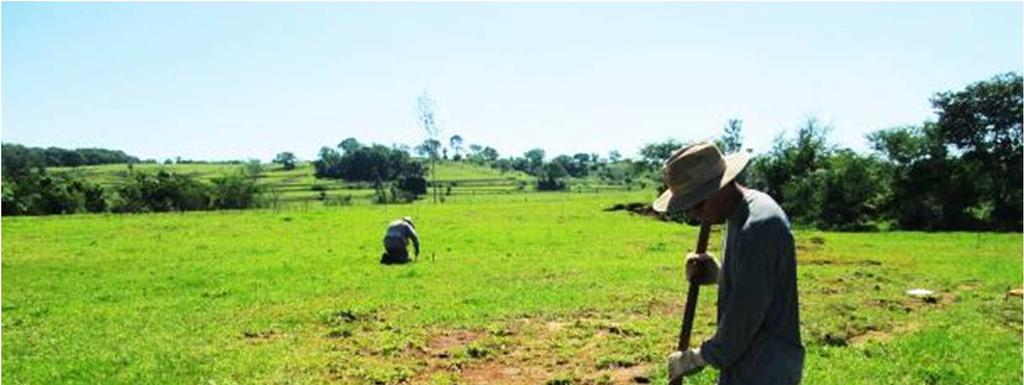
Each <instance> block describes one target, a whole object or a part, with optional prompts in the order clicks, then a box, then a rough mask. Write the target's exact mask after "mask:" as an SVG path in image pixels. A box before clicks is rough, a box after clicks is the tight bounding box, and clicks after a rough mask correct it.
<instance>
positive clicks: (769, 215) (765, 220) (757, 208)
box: [743, 189, 789, 233]
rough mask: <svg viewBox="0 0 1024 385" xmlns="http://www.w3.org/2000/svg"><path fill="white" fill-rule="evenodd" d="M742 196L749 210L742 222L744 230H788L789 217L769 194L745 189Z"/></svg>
mask: <svg viewBox="0 0 1024 385" xmlns="http://www.w3.org/2000/svg"><path fill="white" fill-rule="evenodd" d="M743 196H744V199H745V200H746V203H747V207H748V209H749V210H750V213H749V214H748V216H747V221H746V223H744V224H743V229H744V230H759V231H769V232H774V231H784V232H787V233H788V232H789V218H788V217H787V216H786V213H785V212H784V211H782V207H780V206H779V204H778V203H777V202H775V199H772V197H771V196H770V195H768V194H765V193H763V192H760V191H757V190H753V189H747V190H746V191H744V194H743Z"/></svg>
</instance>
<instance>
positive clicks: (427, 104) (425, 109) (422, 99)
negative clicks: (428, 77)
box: [416, 91, 441, 203]
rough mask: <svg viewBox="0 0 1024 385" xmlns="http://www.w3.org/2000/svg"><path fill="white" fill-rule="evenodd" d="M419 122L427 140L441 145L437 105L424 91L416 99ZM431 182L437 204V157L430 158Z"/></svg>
mask: <svg viewBox="0 0 1024 385" xmlns="http://www.w3.org/2000/svg"><path fill="white" fill-rule="evenodd" d="M416 112H417V118H418V120H417V122H418V123H419V125H420V128H423V131H425V132H426V133H427V139H428V140H433V141H435V142H437V143H440V140H439V139H440V137H441V126H440V124H438V122H437V103H436V102H435V101H434V99H432V98H431V97H430V95H429V94H427V92H426V91H423V94H421V95H420V96H419V98H417V99H416ZM430 182H431V184H432V185H433V186H434V203H437V196H438V186H437V157H431V158H430Z"/></svg>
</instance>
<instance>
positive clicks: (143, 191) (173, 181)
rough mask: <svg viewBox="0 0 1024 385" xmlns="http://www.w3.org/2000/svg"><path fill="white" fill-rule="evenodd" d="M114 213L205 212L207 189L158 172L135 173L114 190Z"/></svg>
mask: <svg viewBox="0 0 1024 385" xmlns="http://www.w3.org/2000/svg"><path fill="white" fill-rule="evenodd" d="M117 194H118V201H117V203H116V204H115V205H114V207H112V210H113V211H115V212H166V211H193V210H208V209H210V208H211V206H210V188H209V187H208V186H206V185H204V184H202V183H200V182H198V181H196V180H194V179H192V178H190V177H188V176H185V175H178V174H172V173H168V172H166V171H160V172H158V173H157V174H155V175H152V174H145V173H136V174H134V175H133V176H132V177H131V178H129V179H128V181H127V182H126V183H125V184H124V185H122V186H120V187H118V188H117Z"/></svg>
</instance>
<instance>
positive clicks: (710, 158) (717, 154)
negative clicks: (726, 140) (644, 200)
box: [652, 142, 750, 212]
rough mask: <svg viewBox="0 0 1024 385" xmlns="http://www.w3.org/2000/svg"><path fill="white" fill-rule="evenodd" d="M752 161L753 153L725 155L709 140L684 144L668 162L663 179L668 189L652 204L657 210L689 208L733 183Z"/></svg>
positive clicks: (670, 210)
mask: <svg viewBox="0 0 1024 385" xmlns="http://www.w3.org/2000/svg"><path fill="white" fill-rule="evenodd" d="M749 161H750V155H748V154H747V153H743V152H740V153H736V154H730V155H729V156H722V152H721V151H718V147H715V145H714V144H712V143H708V142H701V143H695V144H691V145H688V146H684V147H683V148H680V149H678V150H676V151H675V152H673V153H672V155H671V156H669V157H668V160H667V161H665V167H663V168H662V169H661V180H662V182H665V185H666V186H668V190H665V192H664V193H662V194H661V196H660V197H658V199H657V200H655V201H654V204H653V205H652V206H653V207H654V210H656V211H658V212H676V211H679V210H688V209H690V208H691V207H693V206H695V205H697V204H698V203H700V202H702V201H704V200H705V199H708V198H710V197H711V196H712V195H714V194H715V193H716V192H718V190H720V189H721V188H722V187H725V185H727V184H729V182H732V180H733V179H734V178H736V175H739V173H740V171H743V168H744V167H746V166H747V162H749Z"/></svg>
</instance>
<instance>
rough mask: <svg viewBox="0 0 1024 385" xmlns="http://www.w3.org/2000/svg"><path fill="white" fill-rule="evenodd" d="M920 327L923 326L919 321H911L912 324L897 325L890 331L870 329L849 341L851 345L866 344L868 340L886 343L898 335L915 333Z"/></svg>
mask: <svg viewBox="0 0 1024 385" xmlns="http://www.w3.org/2000/svg"><path fill="white" fill-rule="evenodd" d="M920 328H921V326H920V325H918V324H917V323H910V324H905V325H899V326H896V327H895V328H893V329H892V330H888V331H885V330H868V331H866V332H864V333H862V334H858V335H854V336H851V337H850V338H849V340H848V341H849V343H850V345H853V346H860V345H864V344H866V343H868V342H879V343H885V342H889V341H892V339H893V338H895V337H897V336H900V335H903V334H907V333H913V332H915V331H917V330H918V329H920Z"/></svg>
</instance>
